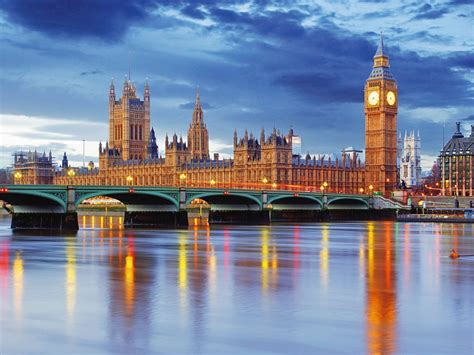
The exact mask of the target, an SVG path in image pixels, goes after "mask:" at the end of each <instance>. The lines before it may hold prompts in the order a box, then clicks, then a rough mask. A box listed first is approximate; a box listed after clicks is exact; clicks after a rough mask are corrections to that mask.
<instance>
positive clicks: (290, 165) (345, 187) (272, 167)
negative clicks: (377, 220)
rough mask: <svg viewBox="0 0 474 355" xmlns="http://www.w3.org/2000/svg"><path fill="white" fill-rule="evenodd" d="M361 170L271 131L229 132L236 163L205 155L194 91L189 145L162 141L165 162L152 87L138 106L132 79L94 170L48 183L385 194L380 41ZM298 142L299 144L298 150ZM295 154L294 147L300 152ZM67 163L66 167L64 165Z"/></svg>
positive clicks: (350, 159)
mask: <svg viewBox="0 0 474 355" xmlns="http://www.w3.org/2000/svg"><path fill="white" fill-rule="evenodd" d="M364 102H365V119H366V129H365V131H366V134H365V135H366V164H365V166H364V165H363V164H362V163H361V161H360V159H359V153H360V151H356V150H353V149H352V150H350V149H349V150H347V151H346V150H343V152H342V154H341V155H340V156H337V157H333V158H331V157H329V158H325V157H320V158H316V157H315V156H313V157H311V156H310V155H309V154H308V155H306V156H305V157H302V156H300V155H299V154H294V153H295V151H294V149H293V148H294V147H293V139H294V138H295V137H296V138H297V140H298V139H299V136H297V135H295V134H294V132H293V129H290V130H289V132H288V133H287V134H283V133H280V132H279V131H278V130H276V129H273V131H272V132H271V133H270V134H265V131H264V130H263V129H262V131H261V132H260V136H259V137H257V136H254V135H253V134H252V133H249V132H247V130H245V133H244V135H243V137H238V135H237V131H235V132H234V141H233V153H234V154H233V158H232V159H219V155H218V154H214V155H213V156H212V157H211V156H210V154H209V133H208V130H207V127H206V124H205V121H204V112H203V109H202V105H201V101H200V96H199V93H197V94H196V102H195V105H194V110H193V114H192V119H191V123H190V126H189V129H188V134H187V141H185V140H183V138H182V137H179V138H178V136H177V135H176V134H174V135H173V136H172V137H168V135H166V138H165V144H164V156H159V155H158V145H157V144H156V137H155V131H154V130H153V129H151V130H150V89H149V86H148V83H146V84H145V88H144V96H143V101H142V100H141V99H140V98H139V97H138V95H137V91H136V88H135V86H134V84H133V83H132V82H131V81H130V80H125V82H124V84H123V92H122V97H121V98H120V99H119V100H117V99H116V93H115V86H114V84H113V82H112V84H111V85H110V89H109V139H108V140H107V141H106V143H105V144H104V145H103V144H102V143H100V145H99V168H92V169H75V170H74V173H71V168H68V167H64V168H63V169H62V170H61V171H59V172H57V173H56V174H55V176H54V178H52V179H51V181H50V182H52V183H54V184H61V185H75V184H76V185H134V186H148V185H149V186H182V187H186V186H189V187H229V188H230V187H233V188H249V189H295V190H300V189H303V190H309V191H318V192H319V191H323V192H337V193H361V192H366V193H367V192H369V191H373V192H375V191H380V192H381V193H383V194H385V195H388V194H389V193H390V192H391V191H392V190H393V189H394V188H395V186H396V183H397V139H396V120H397V105H398V103H397V85H396V81H395V79H394V78H393V76H392V75H391V73H390V70H389V61H388V56H387V55H386V53H385V51H384V47H383V41H382V38H381V40H380V44H379V47H378V49H377V52H376V54H375V56H374V66H373V70H372V73H371V74H370V76H369V78H368V79H367V81H366V84H365V101H364ZM298 144H299V143H298V142H296V145H298ZM297 149H299V148H297ZM63 165H65V164H63Z"/></svg>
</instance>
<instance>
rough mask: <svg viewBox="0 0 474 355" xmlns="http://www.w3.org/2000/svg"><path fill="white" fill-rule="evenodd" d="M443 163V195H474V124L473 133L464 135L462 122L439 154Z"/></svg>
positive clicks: (472, 126)
mask: <svg viewBox="0 0 474 355" xmlns="http://www.w3.org/2000/svg"><path fill="white" fill-rule="evenodd" d="M439 161H440V165H441V169H440V170H441V194H442V195H443V196H474V195H473V189H472V184H473V175H474V125H471V135H470V136H469V137H464V135H463V134H462V132H461V124H460V122H456V132H454V134H453V137H452V138H451V139H450V140H449V142H448V143H447V144H446V145H445V146H444V147H443V149H442V150H441V152H440V155H439Z"/></svg>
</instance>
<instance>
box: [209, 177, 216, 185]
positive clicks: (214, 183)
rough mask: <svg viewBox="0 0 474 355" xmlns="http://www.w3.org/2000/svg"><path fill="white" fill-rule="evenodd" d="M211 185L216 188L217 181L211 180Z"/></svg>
mask: <svg viewBox="0 0 474 355" xmlns="http://www.w3.org/2000/svg"><path fill="white" fill-rule="evenodd" d="M210 184H211V187H214V186H215V185H216V180H214V179H211V181H210Z"/></svg>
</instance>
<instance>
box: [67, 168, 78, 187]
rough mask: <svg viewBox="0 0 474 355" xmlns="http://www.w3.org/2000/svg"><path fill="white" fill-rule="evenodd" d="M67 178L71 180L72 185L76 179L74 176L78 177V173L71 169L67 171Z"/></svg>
mask: <svg viewBox="0 0 474 355" xmlns="http://www.w3.org/2000/svg"><path fill="white" fill-rule="evenodd" d="M67 176H69V177H70V178H71V179H70V181H69V185H72V179H73V178H74V176H76V172H75V171H74V169H69V170H68V171H67Z"/></svg>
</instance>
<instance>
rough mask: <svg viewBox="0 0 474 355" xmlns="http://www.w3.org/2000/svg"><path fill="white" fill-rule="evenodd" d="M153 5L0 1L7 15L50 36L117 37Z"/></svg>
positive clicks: (108, 1)
mask: <svg viewBox="0 0 474 355" xmlns="http://www.w3.org/2000/svg"><path fill="white" fill-rule="evenodd" d="M156 5H157V4H156V3H155V2H154V1H150V0H144V1H138V0H129V1H118V0H117V1H115V0H100V1H87V0H75V1H61V0H16V1H8V0H3V1H1V6H2V10H3V12H4V13H5V14H6V15H7V17H8V19H9V20H10V21H11V22H13V23H16V24H19V25H21V26H23V27H25V28H28V29H30V30H33V31H38V32H43V33H46V34H48V35H53V36H56V35H59V36H65V37H71V38H81V37H95V38H100V39H105V40H110V41H116V40H118V39H120V38H121V37H122V36H123V35H124V34H125V33H126V31H127V30H128V28H129V27H130V26H132V25H134V24H138V23H140V22H143V21H144V20H146V19H147V18H148V17H149V11H150V10H152V9H153V8H155V7H156Z"/></svg>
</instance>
